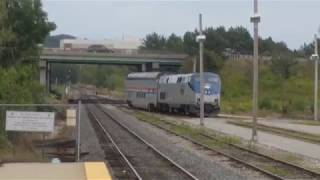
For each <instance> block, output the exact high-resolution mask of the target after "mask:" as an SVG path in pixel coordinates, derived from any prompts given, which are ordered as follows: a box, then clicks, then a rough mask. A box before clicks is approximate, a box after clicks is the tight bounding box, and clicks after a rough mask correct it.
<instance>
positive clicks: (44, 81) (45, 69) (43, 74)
mask: <svg viewBox="0 0 320 180" xmlns="http://www.w3.org/2000/svg"><path fill="white" fill-rule="evenodd" d="M39 76H40V84H41V85H42V86H44V87H45V88H46V90H48V89H49V84H50V83H49V82H48V81H49V80H50V78H49V76H50V72H49V64H48V62H47V61H44V60H40V61H39Z"/></svg>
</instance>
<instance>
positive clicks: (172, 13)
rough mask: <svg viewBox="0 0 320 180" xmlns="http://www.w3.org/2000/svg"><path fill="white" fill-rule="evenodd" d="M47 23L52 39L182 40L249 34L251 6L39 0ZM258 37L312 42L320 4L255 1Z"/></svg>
mask: <svg viewBox="0 0 320 180" xmlns="http://www.w3.org/2000/svg"><path fill="white" fill-rule="evenodd" d="M43 8H44V10H45V11H46V12H47V13H48V18H49V20H50V21H53V22H55V23H56V25H57V29H56V30H55V31H54V32H53V33H51V34H53V35H54V34H62V33H63V34H71V35H74V36H77V37H80V38H88V39H97V40H98V39H110V38H111V39H117V38H118V39H120V38H122V37H137V38H143V37H145V35H146V34H148V33H151V32H157V33H159V34H163V35H165V36H168V35H170V34H171V33H175V34H178V35H183V34H184V33H185V32H186V31H192V30H194V29H195V28H197V27H198V15H199V13H202V15H203V25H204V27H218V26H225V27H227V28H229V27H231V26H244V27H245V28H247V29H248V30H249V31H250V33H251V34H252V31H253V25H252V23H250V16H252V15H253V0H250V1H249V0H211V1H150V0H149V1H133V0H131V1H119V0H118V1H107V0H104V1H103V0H43ZM259 14H260V16H261V23H260V24H259V35H260V36H262V37H263V38H266V37H269V36H271V37H272V39H274V40H275V41H283V42H285V43H286V44H287V45H288V47H289V48H291V49H296V48H299V47H300V46H301V45H302V44H303V43H304V42H307V43H309V42H311V41H312V39H313V37H314V34H315V33H316V32H317V31H318V29H319V25H320V0H259Z"/></svg>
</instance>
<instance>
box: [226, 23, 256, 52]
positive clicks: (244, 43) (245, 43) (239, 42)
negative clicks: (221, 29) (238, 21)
mask: <svg viewBox="0 0 320 180" xmlns="http://www.w3.org/2000/svg"><path fill="white" fill-rule="evenodd" d="M227 38H228V40H229V44H230V48H232V49H234V50H236V51H237V52H239V53H242V54H249V53H251V52H252V41H253V40H252V37H251V35H250V33H249V31H248V30H247V29H246V28H244V27H241V26H239V27H235V28H233V27H231V28H229V30H228V35H227Z"/></svg>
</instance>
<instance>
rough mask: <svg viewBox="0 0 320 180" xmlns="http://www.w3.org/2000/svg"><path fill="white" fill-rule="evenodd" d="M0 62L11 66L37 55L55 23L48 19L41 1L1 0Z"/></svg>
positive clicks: (4, 65)
mask: <svg viewBox="0 0 320 180" xmlns="http://www.w3.org/2000/svg"><path fill="white" fill-rule="evenodd" d="M0 9H1V11H0V47H1V49H0V59H1V62H0V65H1V66H2V67H9V66H12V65H16V64H18V63H20V62H22V61H24V60H30V59H31V58H35V57H36V56H37V55H38V50H39V48H38V44H42V43H43V41H44V39H45V37H46V36H47V35H48V34H49V32H50V31H52V30H54V29H55V24H53V23H51V22H48V19H47V14H46V13H45V12H44V11H43V10H42V4H41V2H40V0H23V1H20V0H1V3H0Z"/></svg>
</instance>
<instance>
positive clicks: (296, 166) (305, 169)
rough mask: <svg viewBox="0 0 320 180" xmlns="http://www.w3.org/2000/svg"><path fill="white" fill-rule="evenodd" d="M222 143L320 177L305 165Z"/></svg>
mask: <svg viewBox="0 0 320 180" xmlns="http://www.w3.org/2000/svg"><path fill="white" fill-rule="evenodd" d="M200 135H202V136H205V137H207V138H209V139H213V140H215V141H217V142H221V141H219V140H218V139H217V138H216V137H214V136H210V135H207V134H204V133H200ZM222 143H224V144H226V145H228V146H231V147H234V148H237V149H240V150H242V151H247V152H249V153H252V154H255V155H257V156H261V157H264V158H266V159H269V160H272V161H275V162H278V163H282V164H285V165H287V166H291V167H293V168H296V169H299V170H301V171H304V172H306V173H308V174H310V175H311V176H316V177H318V178H320V173H318V172H315V171H313V170H310V169H307V168H305V167H302V166H299V165H296V164H292V163H291V162H287V161H283V160H280V159H277V158H274V157H272V156H268V155H266V154H262V153H259V152H256V151H253V150H251V149H248V148H245V147H242V146H239V145H236V144H232V143H228V142H222Z"/></svg>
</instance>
